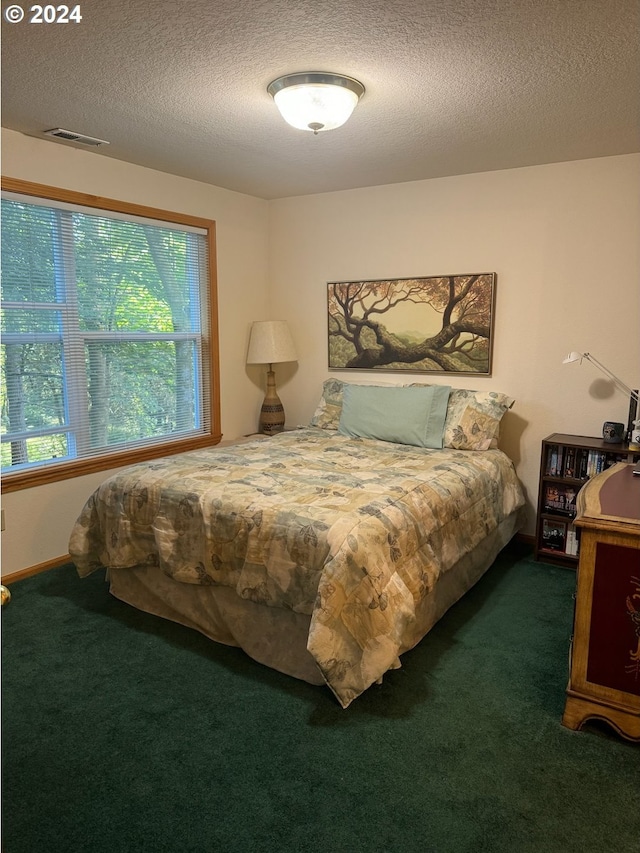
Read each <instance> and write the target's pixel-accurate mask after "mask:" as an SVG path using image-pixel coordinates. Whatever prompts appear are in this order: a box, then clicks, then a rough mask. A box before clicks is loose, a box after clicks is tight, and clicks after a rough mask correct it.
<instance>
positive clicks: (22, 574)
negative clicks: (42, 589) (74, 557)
mask: <svg viewBox="0 0 640 853" xmlns="http://www.w3.org/2000/svg"><path fill="white" fill-rule="evenodd" d="M70 562H71V557H70V556H69V554H65V555H64V557H56V558H55V559H53V560H47V561H46V562H44V563H38V564H37V565H36V566H30V567H29V568H28V569H21V570H20V571H19V572H12V573H11V574H10V575H2V583H3V584H4V585H5V586H7V585H8V584H10V583H15V582H16V581H21V580H24V579H25V578H30V577H33V575H39V574H40V572H46V571H48V570H49V569H57V568H58V566H64V564H65V563H70Z"/></svg>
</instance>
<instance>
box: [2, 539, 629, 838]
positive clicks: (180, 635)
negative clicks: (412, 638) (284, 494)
mask: <svg viewBox="0 0 640 853" xmlns="http://www.w3.org/2000/svg"><path fill="white" fill-rule="evenodd" d="M573 589H574V575H573V573H572V572H570V571H567V570H565V569H560V568H555V567H553V566H548V565H544V564H541V563H535V562H533V561H532V559H531V558H530V556H529V551H528V550H526V549H524V550H523V549H522V548H518V547H516V546H514V547H511V548H509V549H507V551H506V552H504V553H503V554H502V555H501V557H500V558H499V559H498V561H497V563H496V565H495V566H494V567H493V568H492V569H491V570H490V571H489V573H488V574H487V575H486V576H485V578H484V579H483V580H482V581H481V582H480V583H479V584H478V585H477V586H476V588H475V589H474V590H472V592H470V593H469V594H468V595H467V596H466V597H465V598H464V599H463V600H462V601H461V602H459V603H458V604H457V605H456V606H455V607H454V608H452V610H450V611H449V613H448V614H447V615H446V616H445V617H444V619H443V620H442V621H441V622H440V623H439V624H438V625H437V626H436V627H435V628H434V629H433V631H432V632H431V633H430V635H429V636H428V637H427V638H426V639H425V640H424V641H423V642H422V643H421V644H420V646H419V647H418V648H417V649H415V650H413V651H412V652H410V653H409V654H407V655H405V657H404V659H403V661H404V667H403V668H402V669H401V670H398V671H396V672H392V673H389V674H388V675H387V676H386V677H385V681H384V684H383V686H382V687H373V688H372V689H370V690H369V691H368V692H367V693H366V694H365V695H363V696H361V697H360V698H359V699H357V700H356V701H355V703H354V704H353V705H352V706H351V707H350V708H349V709H348V710H347V711H343V710H341V709H340V707H339V706H338V705H337V703H336V702H335V700H334V699H333V697H332V696H331V694H330V693H329V691H328V690H327V689H326V688H321V687H311V686H309V685H306V684H303V683H302V682H297V681H295V680H294V679H291V678H288V677H286V676H284V675H279V674H278V673H275V672H273V671H271V670H268V669H266V668H264V667H262V666H260V665H259V664H257V663H254V662H253V661H251V660H249V659H248V658H246V657H245V656H244V654H243V653H242V652H240V651H239V650H236V649H230V648H226V647H224V646H219V645H216V644H214V643H211V642H210V641H208V640H206V639H205V638H203V637H201V636H200V635H198V634H197V633H195V632H192V631H189V630H188V629H186V628H182V627H180V626H177V625H173V624H171V623H168V622H165V621H163V620H160V619H156V618H154V617H152V616H147V615H145V614H142V613H139V612H138V611H136V610H134V609H132V608H130V607H128V606H127V605H125V604H122V603H120V602H118V601H116V600H115V599H114V598H112V597H111V596H110V595H109V594H108V592H107V589H106V585H105V583H104V581H103V578H102V576H101V575H100V576H99V575H97V574H96V575H93V576H92V577H90V578H88V579H85V580H79V579H78V578H77V576H76V574H75V571H74V569H73V568H72V567H71V566H67V567H64V568H62V569H58V570H54V571H51V572H48V573H46V574H42V575H38V576H36V577H34V578H30V579H28V580H24V581H21V582H19V583H16V584H14V585H13V586H12V588H11V592H12V596H13V600H12V601H11V603H10V604H9V605H8V606H6V607H5V608H3V610H2V651H3V663H4V666H3V672H2V685H3V687H2V715H3V732H2V735H3V744H2V749H3V752H2V759H3V821H2V830H3V832H2V835H3V853H59V851H73V853H76V851H77V852H78V853H102V851H105V853H106V851H109V853H120V851H132V853H137V851H149V853H151V851H153V853H160V851H172V853H174V852H175V853H183V851H184V853H188V851H194V853H196V851H197V853H209V852H210V851H225V853H227V851H228V853H252V851H260V853H263V851H264V853H267V851H269V853H271V851H274V853H276V851H277V853H281V852H282V853H288V851H291V853H293V851H328V853H342V852H343V851H344V853H347V851H348V853H360V851H362V853H364V851H366V853H383V851H384V853H386V852H387V851H398V853H430V851H433V853H467V851H468V853H480V852H481V851H491V853H503V852H504V853H507V851H508V853H529V851H535V852H536V853H539V851H543V853H554V852H555V851H563V853H569V852H570V851H576V853H577V851H579V853H639V851H640V748H639V747H638V746H637V745H634V744H630V743H628V742H626V741H624V740H622V739H620V738H618V737H617V736H615V735H613V734H611V733H610V732H609V730H608V729H607V728H606V727H605V726H602V727H600V728H597V727H590V728H589V730H585V731H582V732H571V731H568V730H567V729H565V728H563V727H562V726H561V725H560V718H561V715H562V710H563V706H564V690H565V686H566V680H567V652H568V641H569V636H570V633H571V620H572V613H573V600H572V592H573Z"/></svg>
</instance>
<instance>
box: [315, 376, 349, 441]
mask: <svg viewBox="0 0 640 853" xmlns="http://www.w3.org/2000/svg"><path fill="white" fill-rule="evenodd" d="M343 390H344V382H342V381H341V380H340V379H327V380H326V381H325V382H324V383H323V385H322V396H321V397H320V402H319V403H318V407H317V409H316V410H315V412H314V415H313V417H312V418H311V422H310V424H309V426H313V427H320V429H335V430H337V429H338V425H339V423H340V415H341V414H342V392H343Z"/></svg>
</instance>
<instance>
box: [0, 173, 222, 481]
mask: <svg viewBox="0 0 640 853" xmlns="http://www.w3.org/2000/svg"><path fill="white" fill-rule="evenodd" d="M2 189H3V190H5V191H6V192H14V193H21V194H22V195H31V196H36V197H38V198H44V199H50V200H51V201H61V202H67V203H68V204H77V205H82V206H84V207H93V208H99V209H101V210H110V211H113V212H114V213H124V214H130V215H132V216H142V217H146V218H147V219H157V220H159V221H162V222H173V223H175V224H178V225H190V226H192V227H196V228H202V229H204V230H205V231H206V233H207V237H206V240H207V251H208V254H209V282H208V290H209V329H210V363H209V377H210V380H209V381H210V387H209V401H210V407H211V411H210V424H211V426H210V428H209V432H208V433H207V435H204V436H198V437H197V438H193V437H190V438H187V439H182V440H180V439H178V440H174V441H167V442H162V443H159V444H156V445H151V446H147V447H144V448H141V449H139V450H127V451H121V452H113V453H105V454H103V455H101V456H98V457H95V458H85V459H79V460H74V461H73V462H61V463H60V464H53V465H46V466H43V467H42V468H38V469H27V470H22V471H16V472H15V473H9V472H7V473H4V474H3V475H2V492H16V491H19V490H21V489H29V488H34V487H36V486H42V485H45V484H47V483H55V482H58V481H61V480H68V479H71V478H72V477H82V476H84V475H86V474H93V473H96V472H98V471H106V470H108V469H111V468H120V467H122V466H124V465H131V464H134V463H136V462H143V461H146V460H148V459H157V458H158V457H161V456H168V455H170V454H172V453H182V452H185V451H188V450H197V449H200V448H202V447H210V446H211V445H214V444H217V443H218V442H219V441H220V439H221V438H222V434H221V432H220V358H219V351H218V348H219V336H218V287H217V263H216V223H215V221H214V220H212V219H203V218H201V217H198V216H190V215H188V214H185V213H175V212H172V211H167V210H160V209H157V208H154V207H146V206H145V205H139V204H132V203H131V202H125V201H117V200H115V199H110V198H103V197H102V196H95V195H88V194H86V193H78V192H75V191H73V190H65V189H61V188H60V187H51V186H47V185H46V184H37V183H33V182H32V181H23V180H20V179H18V178H7V177H2Z"/></svg>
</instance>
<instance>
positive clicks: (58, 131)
mask: <svg viewBox="0 0 640 853" xmlns="http://www.w3.org/2000/svg"><path fill="white" fill-rule="evenodd" d="M44 135H45V136H55V138H56V139H64V140H66V141H67V142H77V143H78V144H79V145H93V146H94V147H97V146H98V145H108V144H109V143H108V142H107V140H106V139H96V138H95V136H85V135H84V133H74V132H73V131H72V130H63V129H62V128H61V127H54V128H52V129H51V130H45V131H44Z"/></svg>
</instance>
